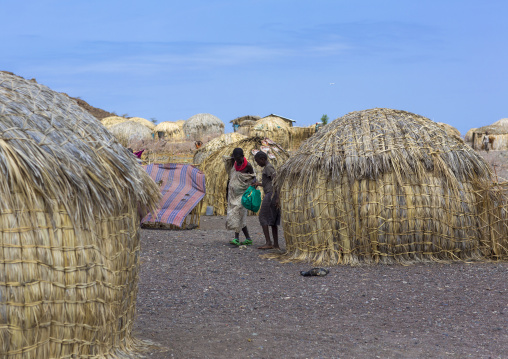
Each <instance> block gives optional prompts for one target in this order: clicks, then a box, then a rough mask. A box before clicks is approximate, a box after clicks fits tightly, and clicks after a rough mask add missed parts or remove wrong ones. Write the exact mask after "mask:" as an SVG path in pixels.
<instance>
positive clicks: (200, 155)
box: [192, 132, 246, 165]
mask: <svg viewBox="0 0 508 359" xmlns="http://www.w3.org/2000/svg"><path fill="white" fill-rule="evenodd" d="M244 138H246V136H244V135H242V134H239V133H236V132H233V133H225V134H223V135H220V136H219V137H215V138H214V139H212V140H210V141H208V142H207V143H206V144H205V145H204V146H203V147H201V148H200V149H198V150H197V151H196V152H195V153H194V159H193V161H192V163H194V164H195V165H199V164H200V163H201V162H203V161H204V160H205V159H206V158H207V157H208V156H210V155H211V154H212V153H213V152H215V151H217V150H219V149H221V148H222V147H224V146H227V145H229V144H231V143H233V142H236V141H239V140H242V139H244Z"/></svg>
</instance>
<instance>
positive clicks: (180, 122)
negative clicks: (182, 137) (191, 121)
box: [175, 120, 185, 130]
mask: <svg viewBox="0 0 508 359" xmlns="http://www.w3.org/2000/svg"><path fill="white" fill-rule="evenodd" d="M175 123H176V124H177V125H178V126H179V127H180V128H181V129H182V130H183V124H184V123H185V120H178V121H175Z"/></svg>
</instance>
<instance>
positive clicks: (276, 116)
mask: <svg viewBox="0 0 508 359" xmlns="http://www.w3.org/2000/svg"><path fill="white" fill-rule="evenodd" d="M265 119H270V120H273V119H278V120H281V121H284V123H286V125H287V126H288V127H292V126H293V124H294V123H295V122H296V121H295V120H292V119H290V118H287V117H284V116H279V115H276V114H273V113H272V114H270V115H268V116H265V117H263V118H261V120H265Z"/></svg>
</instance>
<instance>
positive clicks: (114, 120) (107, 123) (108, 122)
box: [101, 116, 129, 128]
mask: <svg viewBox="0 0 508 359" xmlns="http://www.w3.org/2000/svg"><path fill="white" fill-rule="evenodd" d="M127 121H129V119H128V118H125V117H120V116H109V117H105V118H103V119H102V120H101V123H102V124H103V125H104V127H106V128H110V127H111V126H114V125H116V124H119V123H122V122H127Z"/></svg>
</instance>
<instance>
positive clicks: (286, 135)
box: [249, 116, 291, 149]
mask: <svg viewBox="0 0 508 359" xmlns="http://www.w3.org/2000/svg"><path fill="white" fill-rule="evenodd" d="M249 135H250V136H257V137H266V138H270V139H272V140H273V141H275V142H277V143H278V144H279V145H281V146H282V147H283V148H285V149H289V148H290V147H291V132H290V130H289V126H288V125H287V123H286V122H285V121H283V120H281V119H280V118H278V117H274V116H269V117H265V118H262V119H261V120H259V121H256V124H255V125H254V126H252V127H251V129H250V131H249Z"/></svg>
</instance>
